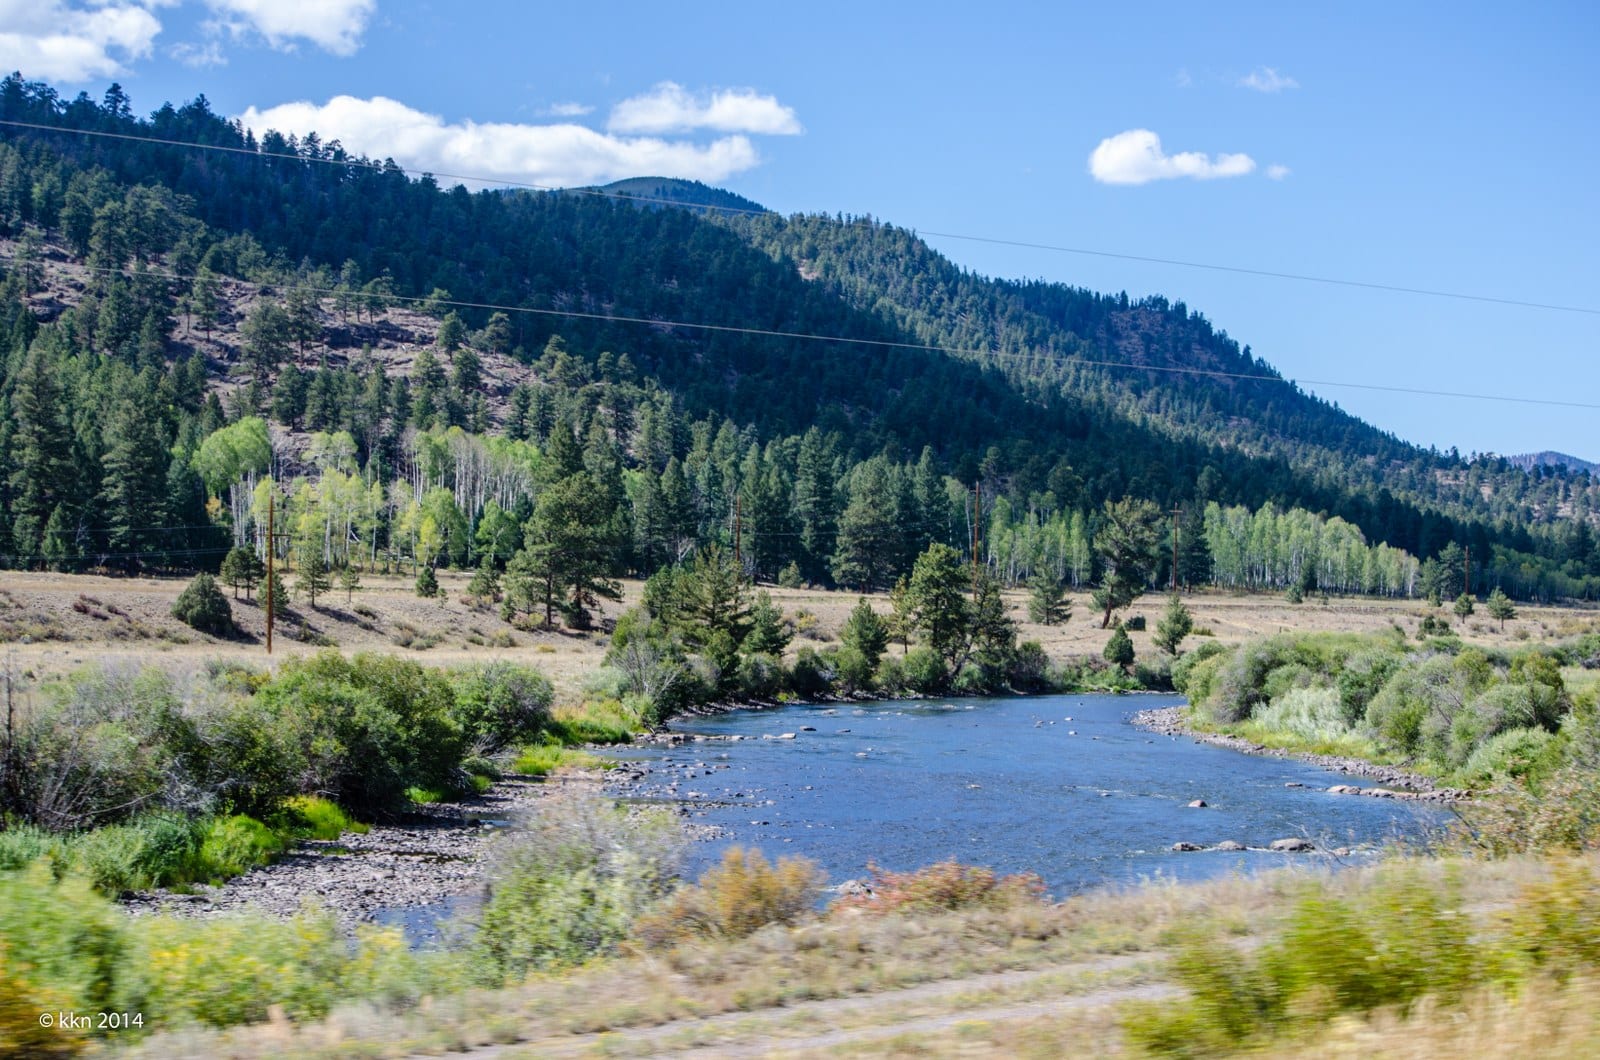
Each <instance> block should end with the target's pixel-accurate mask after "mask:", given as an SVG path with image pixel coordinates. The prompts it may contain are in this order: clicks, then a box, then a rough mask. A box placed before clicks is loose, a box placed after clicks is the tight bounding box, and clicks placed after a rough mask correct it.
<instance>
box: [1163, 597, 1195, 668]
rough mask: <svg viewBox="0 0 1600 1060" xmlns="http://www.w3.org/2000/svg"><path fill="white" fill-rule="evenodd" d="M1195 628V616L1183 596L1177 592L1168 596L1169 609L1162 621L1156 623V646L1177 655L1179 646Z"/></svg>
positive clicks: (1174, 655) (1169, 653)
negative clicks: (1185, 603)
mask: <svg viewBox="0 0 1600 1060" xmlns="http://www.w3.org/2000/svg"><path fill="white" fill-rule="evenodd" d="M1193 629H1194V616H1193V615H1191V614H1190V613H1189V609H1188V608H1187V607H1185V606H1184V603H1183V598H1182V597H1180V596H1179V595H1178V594H1177V593H1173V594H1172V595H1171V596H1169V597H1167V610H1166V613H1165V614H1163V615H1162V616H1161V621H1160V622H1157V623H1156V635H1155V642H1156V647H1158V648H1160V649H1161V650H1162V651H1164V652H1166V653H1167V654H1168V655H1171V656H1173V657H1177V655H1178V646H1179V645H1180V644H1182V643H1183V638H1185V637H1187V636H1188V635H1189V633H1190V631H1191V630H1193Z"/></svg>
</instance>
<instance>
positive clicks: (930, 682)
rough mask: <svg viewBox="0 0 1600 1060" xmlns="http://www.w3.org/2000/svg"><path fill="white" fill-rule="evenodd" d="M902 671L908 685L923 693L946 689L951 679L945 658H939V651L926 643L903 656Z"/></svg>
mask: <svg viewBox="0 0 1600 1060" xmlns="http://www.w3.org/2000/svg"><path fill="white" fill-rule="evenodd" d="M901 671H902V672H903V673H904V674H905V683H906V687H907V688H909V689H911V691H913V692H918V693H921V694H922V695H933V694H935V693H938V692H942V691H944V688H945V685H946V683H947V682H948V681H949V674H948V673H946V672H945V668H944V660H943V659H941V658H939V653H938V652H936V651H934V650H933V649H932V648H930V647H928V646H927V645H925V644H919V645H917V646H916V647H915V648H912V649H911V651H910V652H909V653H907V654H906V655H905V656H904V657H903V658H902V660H901Z"/></svg>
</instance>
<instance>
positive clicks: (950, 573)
mask: <svg viewBox="0 0 1600 1060" xmlns="http://www.w3.org/2000/svg"><path fill="white" fill-rule="evenodd" d="M970 586H971V575H970V573H969V572H968V570H967V565H966V564H965V563H963V562H962V561H961V553H959V552H957V551H956V550H955V549H953V548H951V547H950V546H949V545H943V544H938V543H935V544H932V545H929V546H928V550H927V551H926V552H924V553H923V554H922V555H920V556H918V557H917V562H916V564H915V565H914V566H913V567H912V569H911V581H910V584H909V586H908V588H907V592H906V606H907V609H908V610H909V612H910V615H911V616H912V619H911V621H912V625H913V628H914V629H915V630H916V631H917V632H918V633H919V634H921V636H922V642H923V643H924V644H926V645H927V646H928V647H930V648H932V649H933V651H934V652H935V653H937V654H938V656H939V658H940V659H941V660H942V661H943V663H944V668H945V673H946V674H952V673H955V672H956V671H957V670H958V669H959V667H960V664H961V663H962V661H964V660H965V658H966V656H967V653H968V651H969V649H970V647H971V644H972V619H973V609H972V604H971V602H970V601H968V600H967V596H966V593H967V589H968V588H969V587H970Z"/></svg>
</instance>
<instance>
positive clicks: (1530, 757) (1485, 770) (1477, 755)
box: [1456, 728, 1555, 785]
mask: <svg viewBox="0 0 1600 1060" xmlns="http://www.w3.org/2000/svg"><path fill="white" fill-rule="evenodd" d="M1554 740H1555V737H1554V736H1552V735H1551V734H1550V732H1549V731H1548V730H1546V729H1528V728H1520V729H1507V730H1506V731H1504V732H1501V733H1498V734H1496V735H1494V736H1491V737H1490V738H1489V739H1487V740H1485V741H1484V742H1483V743H1482V744H1480V745H1478V746H1477V747H1476V748H1475V749H1474V750H1473V751H1472V753H1471V754H1470V755H1469V756H1468V757H1467V760H1466V763H1465V764H1464V765H1463V766H1462V767H1461V768H1460V770H1458V771H1457V773H1456V776H1457V777H1458V778H1459V779H1460V781H1461V782H1462V783H1464V784H1468V785H1482V784H1487V783H1489V782H1491V781H1492V780H1494V778H1496V777H1508V778H1512V779H1517V780H1520V779H1523V778H1525V777H1527V776H1528V774H1529V773H1531V772H1533V771H1534V770H1535V769H1536V768H1537V767H1538V766H1539V765H1540V764H1541V763H1542V762H1543V761H1544V759H1545V756H1546V755H1547V754H1548V753H1549V751H1550V745H1551V743H1552V742H1553V741H1554Z"/></svg>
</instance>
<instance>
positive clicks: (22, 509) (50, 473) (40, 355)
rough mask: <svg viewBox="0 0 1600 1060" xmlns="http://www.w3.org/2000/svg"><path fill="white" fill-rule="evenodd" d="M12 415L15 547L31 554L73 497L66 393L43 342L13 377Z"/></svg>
mask: <svg viewBox="0 0 1600 1060" xmlns="http://www.w3.org/2000/svg"><path fill="white" fill-rule="evenodd" d="M11 416H12V419H11V428H12V432H11V445H10V458H11V464H12V469H11V473H10V475H8V476H7V478H6V483H5V484H8V485H9V486H10V489H11V519H12V524H11V535H12V541H13V548H14V549H15V551H16V552H17V553H19V554H20V555H22V556H24V557H32V556H33V555H35V554H37V553H39V552H40V551H41V549H40V539H41V538H42V537H43V536H44V532H45V524H46V522H48V521H49V519H50V518H51V516H52V515H53V514H54V513H55V511H56V510H57V509H58V508H60V507H61V505H62V503H63V502H65V501H67V500H68V499H69V496H68V494H69V491H70V489H71V486H72V483H73V481H74V479H75V473H74V472H75V469H74V467H73V462H72V454H73V445H72V433H71V431H72V429H71V426H70V423H69V421H68V408H67V404H66V397H65V395H64V394H63V393H62V391H61V388H60V386H59V384H58V383H57V380H56V370H55V368H54V366H52V365H51V364H49V363H48V362H47V359H46V354H45V351H44V349H43V348H42V345H41V344H39V343H35V344H34V347H33V348H32V349H31V350H29V351H28V354H27V356H26V358H25V359H24V360H23V362H22V368H21V370H20V371H19V372H17V374H16V376H15V378H14V381H13V384H12V394H11ZM64 516H65V513H63V517H64ZM25 562H26V563H28V564H29V565H31V564H32V560H31V559H28V560H25Z"/></svg>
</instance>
